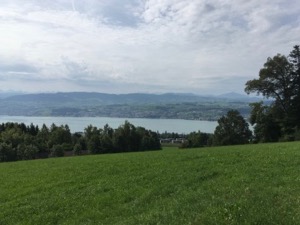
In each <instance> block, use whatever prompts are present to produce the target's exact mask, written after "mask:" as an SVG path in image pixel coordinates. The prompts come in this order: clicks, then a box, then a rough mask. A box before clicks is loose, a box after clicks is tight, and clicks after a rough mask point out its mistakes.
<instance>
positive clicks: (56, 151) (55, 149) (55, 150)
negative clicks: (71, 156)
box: [50, 145, 64, 157]
mask: <svg viewBox="0 0 300 225" xmlns="http://www.w3.org/2000/svg"><path fill="white" fill-rule="evenodd" d="M50 155H51V156H52V157H62V156H64V148H63V146H62V145H53V146H52V148H51V154H50Z"/></svg>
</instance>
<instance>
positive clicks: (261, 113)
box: [249, 102, 281, 142]
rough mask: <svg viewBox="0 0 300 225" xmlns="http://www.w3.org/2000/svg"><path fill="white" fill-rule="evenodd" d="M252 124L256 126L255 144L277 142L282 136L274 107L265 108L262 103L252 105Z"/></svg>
mask: <svg viewBox="0 0 300 225" xmlns="http://www.w3.org/2000/svg"><path fill="white" fill-rule="evenodd" d="M250 106H251V108H252V110H251V115H250V119H249V121H250V123H251V125H252V126H254V141H255V142H275V141H278V140H279V138H280V136H281V130H280V125H279V122H278V120H276V118H275V117H274V115H275V113H273V112H272V107H269V106H264V105H263V103H262V102H259V103H251V104H250Z"/></svg>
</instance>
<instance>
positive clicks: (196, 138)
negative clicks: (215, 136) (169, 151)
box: [180, 131, 212, 148]
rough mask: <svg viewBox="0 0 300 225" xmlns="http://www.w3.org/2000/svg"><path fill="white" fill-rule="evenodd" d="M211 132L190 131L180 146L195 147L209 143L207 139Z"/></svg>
mask: <svg viewBox="0 0 300 225" xmlns="http://www.w3.org/2000/svg"><path fill="white" fill-rule="evenodd" d="M211 136H212V135H211V134H207V133H202V132H200V131H198V132H191V133H190V134H188V135H187V137H186V139H187V140H186V141H185V142H184V143H183V144H182V145H181V146H180V148H197V147H203V146H208V145H210V143H209V140H210V138H211Z"/></svg>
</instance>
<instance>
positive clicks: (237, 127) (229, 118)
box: [213, 110, 252, 145]
mask: <svg viewBox="0 0 300 225" xmlns="http://www.w3.org/2000/svg"><path fill="white" fill-rule="evenodd" d="M251 136H252V132H251V131H250V129H249V125H248V123H247V122H246V121H245V119H244V118H243V117H242V116H241V115H240V113H239V112H238V111H237V110H230V111H228V112H227V114H226V115H225V116H222V117H221V118H220V119H219V120H218V126H217V127H216V129H215V132H214V138H213V142H214V145H236V144H246V143H249V140H250V138H251Z"/></svg>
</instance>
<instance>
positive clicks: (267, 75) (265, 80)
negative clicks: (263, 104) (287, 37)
mask: <svg viewBox="0 0 300 225" xmlns="http://www.w3.org/2000/svg"><path fill="white" fill-rule="evenodd" d="M245 91H246V92H247V93H248V94H250V93H257V94H261V95H263V96H264V97H266V98H272V99H274V103H273V104H272V105H271V108H272V110H271V111H272V112H273V113H276V114H273V116H274V118H276V119H277V120H278V121H280V123H281V125H280V126H281V128H282V133H283V134H290V133H293V132H294V131H295V126H296V125H298V127H299V126H300V103H299V101H300V50H299V46H298V45H296V46H294V49H293V50H292V51H291V53H290V55H289V56H288V57H286V56H284V55H280V54H277V55H276V56H274V57H273V58H268V59H267V62H266V63H265V64H264V67H263V68H262V69H261V70H260V71H259V78H258V79H253V80H249V81H247V83H246V87H245Z"/></svg>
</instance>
